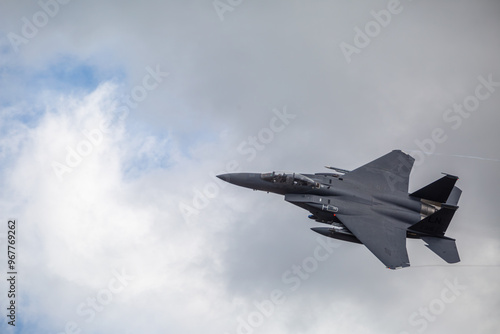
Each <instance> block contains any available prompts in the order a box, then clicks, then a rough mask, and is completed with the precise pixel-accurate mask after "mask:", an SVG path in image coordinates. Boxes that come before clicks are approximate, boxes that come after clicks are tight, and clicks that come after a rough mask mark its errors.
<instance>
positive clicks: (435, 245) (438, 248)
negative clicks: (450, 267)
mask: <svg viewBox="0 0 500 334" xmlns="http://www.w3.org/2000/svg"><path fill="white" fill-rule="evenodd" d="M422 240H424V241H425V242H426V243H427V245H425V246H426V247H427V248H429V249H430V250H431V251H433V252H434V253H436V255H437V256H439V257H440V258H442V259H443V260H445V261H446V262H448V263H457V262H460V256H459V255H458V250H457V245H456V244H455V240H454V239H449V238H438V237H422Z"/></svg>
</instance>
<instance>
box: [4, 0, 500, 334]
mask: <svg viewBox="0 0 500 334" xmlns="http://www.w3.org/2000/svg"><path fill="white" fill-rule="evenodd" d="M499 33H500V3H499V2H498V1H493V0H492V1H474V2H469V1H440V2H438V3H436V2H434V1H423V0H419V1H406V0H402V1H401V2H396V1H393V0H391V1H371V2H369V3H367V4H366V5H363V4H359V3H356V4H353V3H351V2H350V1H323V0H314V1H298V0H295V1H290V0H276V1H248V0H247V1H244V0H218V1H212V0H183V1H173V0H168V1H141V2H137V1H81V0H72V1H67V0H64V1H63V0H58V2H56V0H41V1H39V2H37V1H3V2H2V4H1V5H0V37H1V40H0V53H1V57H0V112H1V113H0V115H1V118H0V159H1V167H0V188H1V196H2V197H1V202H0V219H1V221H2V223H1V224H0V226H1V227H0V245H2V246H1V247H2V250H1V251H0V296H1V298H0V306H1V307H0V308H1V309H2V310H3V311H2V312H1V317H0V319H1V320H0V326H1V327H2V333H4V332H6V333H9V332H13V333H14V332H15V333H54V334H55V333H137V332H144V333H227V334H234V333H245V334H251V333H273V334H275V333H384V334H386V333H398V334H400V333H411V334H413V333H444V332H448V333H452V332H454V333H497V332H498V328H499V327H500V320H499V319H500V283H499V280H498V277H499V270H500V269H499V265H500V260H499V259H498V254H499V253H500V242H499V237H500V223H499V221H498V205H499V204H500V203H499V198H500V191H499V189H500V178H499V177H498V173H499V172H500V148H499V142H500V134H499V132H498V126H499V124H500V116H499V113H500V109H499V106H500V66H499V65H500V62H499V59H500V39H499V36H500V35H499ZM393 149H402V150H405V151H406V152H408V153H410V154H412V155H413V156H414V157H415V158H416V159H417V161H416V163H415V167H414V169H413V171H412V174H411V178H410V191H415V190H417V189H419V188H420V187H422V186H424V185H426V184H428V183H430V182H432V181H433V180H435V179H438V178H439V177H440V176H441V174H440V173H441V172H447V173H451V174H454V175H458V176H459V177H460V180H459V181H458V183H457V185H458V186H459V187H460V188H461V189H462V190H463V194H462V198H461V200H460V203H459V205H460V209H459V210H458V211H457V214H456V215H455V218H454V219H453V222H452V224H451V225H450V227H449V229H448V231H447V235H449V236H450V237H453V238H456V239H457V246H458V249H459V253H460V256H461V259H462V262H460V263H459V264H456V265H448V264H446V263H445V262H444V261H442V260H441V259H440V258H439V257H437V256H435V254H433V253H432V252H431V251H429V250H428V249H427V248H426V247H425V246H424V243H423V242H422V241H421V240H408V241H407V247H408V253H409V257H410V261H411V265H412V266H411V267H409V268H405V269H402V270H396V271H393V270H388V269H386V268H385V267H384V265H383V264H382V263H380V261H378V260H377V258H376V257H375V256H373V255H372V254H371V253H370V252H369V251H368V250H367V249H366V247H364V246H361V245H357V244H351V243H345V242H341V241H335V240H333V239H328V238H325V237H322V236H320V235H318V234H316V233H314V232H312V231H311V230H310V228H311V227H314V226H317V225H318V224H316V223H314V222H312V221H311V220H309V219H308V218H307V215H308V212H306V211H304V210H301V209H299V208H298V207H295V206H293V205H290V204H289V203H287V202H284V201H283V198H282V197H281V196H277V195H274V194H266V193H262V192H253V191H251V190H248V189H244V188H238V187H235V186H232V185H228V184H224V183H222V181H220V180H218V179H216V178H214V175H216V174H219V173H221V172H230V171H254V172H269V171H272V170H287V171H297V172H308V173H314V172H321V171H325V169H324V167H323V166H325V165H333V166H336V167H339V168H345V169H354V168H356V167H358V166H360V165H362V164H365V163H367V162H369V161H371V160H373V159H375V158H377V157H379V156H381V155H383V154H385V153H387V152H390V151H391V150H393ZM422 152H426V154H424V153H422ZM427 153H428V154H427ZM12 218H15V219H17V222H18V225H17V238H18V239H17V242H18V243H17V257H18V268H17V270H18V273H19V275H18V281H17V303H16V305H17V318H16V327H15V328H13V327H12V326H10V325H8V323H7V321H9V319H8V318H7V317H6V314H7V311H6V307H7V302H8V298H7V290H8V288H9V287H8V285H7V281H6V279H5V274H6V272H7V270H6V263H7V252H6V241H7V239H6V233H7V226H6V225H7V221H8V219H12ZM13 330H14V331H13Z"/></svg>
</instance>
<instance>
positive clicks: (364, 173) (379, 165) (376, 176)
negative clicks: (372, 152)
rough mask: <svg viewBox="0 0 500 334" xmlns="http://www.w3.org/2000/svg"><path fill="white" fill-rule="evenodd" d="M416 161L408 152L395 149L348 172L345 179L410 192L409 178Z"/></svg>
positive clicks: (381, 189)
mask: <svg viewBox="0 0 500 334" xmlns="http://www.w3.org/2000/svg"><path fill="white" fill-rule="evenodd" d="M414 161H415V159H413V158H412V157H411V156H409V155H408V154H406V153H403V152H402V151H400V150H394V151H392V152H390V153H387V154H386V155H384V156H382V157H380V158H378V159H375V160H373V161H372V162H369V163H367V164H366V165H363V166H361V167H359V168H356V169H355V170H353V171H351V172H349V173H347V174H346V175H345V176H344V177H343V179H344V180H346V181H350V182H353V183H360V184H363V185H364V186H368V187H371V188H372V189H375V190H379V191H391V192H392V191H402V192H405V193H408V180H409V178H410V172H411V169H412V167H413V162H414Z"/></svg>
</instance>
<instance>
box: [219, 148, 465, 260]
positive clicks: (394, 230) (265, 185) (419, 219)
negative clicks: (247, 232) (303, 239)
mask: <svg viewBox="0 0 500 334" xmlns="http://www.w3.org/2000/svg"><path fill="white" fill-rule="evenodd" d="M414 161H415V159H414V158H412V157H411V156H410V155H408V154H406V153H404V152H402V151H400V150H394V151H392V152H390V153H388V154H386V155H384V156H382V157H380V158H378V159H375V160H373V161H372V162H369V163H367V164H366V165H363V166H361V167H359V168H356V169H354V170H352V171H348V170H345V169H340V168H335V167H327V168H329V169H330V170H332V171H331V172H328V173H315V174H299V173H285V172H276V171H275V172H271V173H262V174H261V173H229V174H221V175H217V177H219V178H220V179H222V180H224V181H227V182H229V183H232V184H235V185H238V186H241V187H245V188H250V189H254V190H261V191H266V192H268V193H269V192H271V193H276V194H280V195H284V196H285V201H287V202H290V203H292V204H295V205H297V206H299V207H301V208H303V209H305V210H307V211H309V212H310V213H311V215H309V218H310V219H312V220H314V221H317V222H320V223H325V224H328V225H330V226H328V227H314V228H312V230H313V231H314V232H317V233H319V234H322V235H324V236H326V237H330V238H334V239H339V240H343V241H347V242H353V243H358V244H364V245H365V246H366V247H367V248H368V249H369V250H370V251H371V252H372V253H373V254H374V255H375V256H376V257H377V258H378V259H379V260H380V261H381V262H382V263H383V264H384V265H385V266H386V267H387V268H390V269H399V268H404V267H408V266H409V265H410V260H409V259H408V252H407V250H406V238H416V239H422V240H423V241H424V242H425V243H426V246H427V247H428V248H429V249H430V250H431V251H433V252H434V253H436V254H437V255H438V256H439V257H441V258H442V259H443V260H444V261H446V262H448V263H456V262H459V261H460V257H459V255H458V251H457V247H456V244H455V239H452V238H449V237H447V236H445V232H446V229H447V228H448V226H449V224H450V221H451V219H452V218H453V215H454V214H455V211H456V210H457V209H458V206H457V204H458V200H459V198H460V195H461V193H462V191H461V190H460V189H459V188H458V187H456V186H455V183H456V181H457V180H458V177H457V176H454V175H450V174H445V176H443V177H442V178H440V179H438V180H437V181H434V182H433V183H431V184H429V185H427V186H425V187H423V188H422V189H420V190H417V191H415V192H412V193H411V194H409V193H408V181H409V177H410V172H411V169H412V167H413V163H414ZM325 167H326V166H325ZM443 174H444V173H443Z"/></svg>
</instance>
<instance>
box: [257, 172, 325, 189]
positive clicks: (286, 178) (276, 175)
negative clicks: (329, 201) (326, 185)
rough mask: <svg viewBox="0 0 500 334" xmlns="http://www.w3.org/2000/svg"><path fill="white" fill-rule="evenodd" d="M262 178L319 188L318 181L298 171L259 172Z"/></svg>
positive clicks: (269, 180) (268, 180) (274, 181)
mask: <svg viewBox="0 0 500 334" xmlns="http://www.w3.org/2000/svg"><path fill="white" fill-rule="evenodd" d="M260 177H261V179H262V180H264V181H267V182H272V183H283V184H289V185H294V186H308V187H313V188H319V183H318V182H315V181H314V180H313V179H311V178H309V177H307V176H304V175H302V174H299V173H285V172H271V173H262V174H260Z"/></svg>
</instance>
